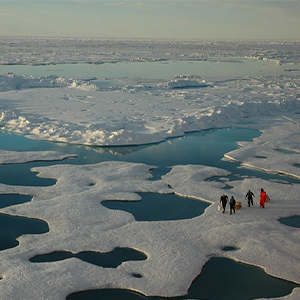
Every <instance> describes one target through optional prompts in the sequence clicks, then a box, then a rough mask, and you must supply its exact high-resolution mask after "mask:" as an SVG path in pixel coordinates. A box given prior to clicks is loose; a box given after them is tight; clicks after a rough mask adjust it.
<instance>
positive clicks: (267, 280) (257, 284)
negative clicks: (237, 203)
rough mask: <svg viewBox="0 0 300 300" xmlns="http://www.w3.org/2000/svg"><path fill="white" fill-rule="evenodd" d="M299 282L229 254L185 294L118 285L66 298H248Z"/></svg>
mask: <svg viewBox="0 0 300 300" xmlns="http://www.w3.org/2000/svg"><path fill="white" fill-rule="evenodd" d="M299 286H300V285H298V284H295V283H292V282H288V281H285V280H281V279H278V278H275V277H272V276H269V275H267V274H266V273H265V272H264V271H263V270H262V269H261V268H258V267H253V266H249V265H245V264H242V263H238V262H235V261H233V260H230V259H228V258H218V257H214V258H211V259H210V260H209V261H208V262H207V263H206V264H205V266H204V267H203V269H202V272H201V274H200V275H199V276H198V277H197V278H196V279H195V280H194V281H193V283H192V284H191V286H190V288H189V290H188V294H187V295H184V296H179V297H170V298H167V297H146V296H144V295H142V294H140V293H136V292H133V291H129V290H120V289H111V290H110V289H102V290H89V291H81V292H77V293H73V294H70V295H69V296H68V297H67V298H66V299H67V300H83V299H84V300H99V299H109V300H119V299H122V300H141V299H148V300H179V299H199V300H200V299H202V300H203V299H208V300H250V299H257V298H276V297H283V296H285V295H288V294H290V293H291V292H292V291H293V289H294V288H296V287H299Z"/></svg>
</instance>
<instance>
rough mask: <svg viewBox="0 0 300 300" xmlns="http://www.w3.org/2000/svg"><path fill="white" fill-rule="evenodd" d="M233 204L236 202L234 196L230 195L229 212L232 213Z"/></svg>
mask: <svg viewBox="0 0 300 300" xmlns="http://www.w3.org/2000/svg"><path fill="white" fill-rule="evenodd" d="M235 204H236V201H235V199H234V197H233V196H231V198H230V200H229V207H230V214H232V211H233V212H234V213H235Z"/></svg>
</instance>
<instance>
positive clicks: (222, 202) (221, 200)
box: [220, 194, 228, 214]
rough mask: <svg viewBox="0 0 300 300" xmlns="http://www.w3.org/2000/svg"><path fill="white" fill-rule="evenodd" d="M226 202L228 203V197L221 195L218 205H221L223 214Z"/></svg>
mask: <svg viewBox="0 0 300 300" xmlns="http://www.w3.org/2000/svg"><path fill="white" fill-rule="evenodd" d="M227 202H228V196H227V195H224V194H223V195H222V196H221V198H220V204H222V207H223V214H224V212H225V208H226V204H227Z"/></svg>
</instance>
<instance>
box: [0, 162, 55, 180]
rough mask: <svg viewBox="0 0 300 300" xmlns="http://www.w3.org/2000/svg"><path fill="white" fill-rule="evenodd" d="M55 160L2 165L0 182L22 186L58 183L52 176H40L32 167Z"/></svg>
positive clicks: (47, 164)
mask: <svg viewBox="0 0 300 300" xmlns="http://www.w3.org/2000/svg"><path fill="white" fill-rule="evenodd" d="M50 165H53V162H32V163H25V164H12V165H0V182H1V183H3V184H8V185H20V186H51V185H54V184H55V183H56V180H55V179H52V178H40V177H38V176H37V174H38V173H36V172H32V171H31V168H34V167H42V166H50Z"/></svg>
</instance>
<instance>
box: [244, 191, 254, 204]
mask: <svg viewBox="0 0 300 300" xmlns="http://www.w3.org/2000/svg"><path fill="white" fill-rule="evenodd" d="M252 196H253V197H255V196H254V194H253V193H252V192H251V191H250V190H249V191H248V193H247V194H246V196H245V200H246V199H248V207H250V204H251V205H252V206H253V198H252Z"/></svg>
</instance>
